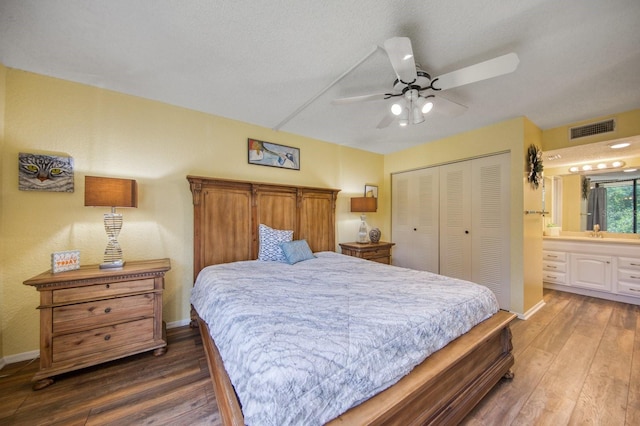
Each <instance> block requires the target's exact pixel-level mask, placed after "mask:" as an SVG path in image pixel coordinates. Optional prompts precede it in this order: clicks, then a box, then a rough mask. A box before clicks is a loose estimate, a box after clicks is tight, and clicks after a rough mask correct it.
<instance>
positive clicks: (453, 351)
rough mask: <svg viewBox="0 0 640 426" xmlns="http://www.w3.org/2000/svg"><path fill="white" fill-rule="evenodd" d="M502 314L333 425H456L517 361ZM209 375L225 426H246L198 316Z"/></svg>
mask: <svg viewBox="0 0 640 426" xmlns="http://www.w3.org/2000/svg"><path fill="white" fill-rule="evenodd" d="M514 318H515V315H514V314H510V313H508V312H505V311H500V312H498V313H497V314H495V315H494V316H492V317H491V318H489V319H487V320H486V321H484V322H482V323H480V324H478V325H477V326H476V327H474V328H473V329H471V330H470V331H469V332H468V333H466V334H464V335H462V336H460V337H459V338H457V339H456V340H454V341H453V342H451V343H449V344H448V345H447V346H445V347H444V348H442V349H440V350H439V351H437V352H436V353H434V354H432V355H431V356H430V357H429V358H427V359H426V360H425V361H424V362H422V363H421V364H420V365H418V366H417V367H416V368H414V369H413V371H411V373H409V374H408V375H407V376H405V377H404V378H402V379H401V380H400V381H399V382H398V383H396V384H395V385H393V386H392V387H390V388H388V389H386V390H385V391H383V392H381V393H379V394H378V395H376V396H374V397H372V398H370V399H369V400H367V401H365V402H363V403H362V404H360V405H358V406H356V407H353V408H351V409H350V410H349V411H347V412H346V413H344V414H342V415H341V416H339V417H338V418H336V419H334V420H332V421H331V422H329V423H328V424H329V425H332V426H336V425H355V424H357V425H403V426H404V425H412V424H415V425H422V424H456V423H458V422H460V421H461V420H462V419H464V417H465V416H466V415H467V414H468V413H469V412H470V411H471V410H472V409H473V407H475V405H476V404H477V403H478V402H479V401H480V400H481V399H482V398H483V397H484V396H485V395H486V394H487V392H489V390H490V389H491V388H492V387H493V386H494V385H495V384H496V383H497V382H498V381H499V380H500V379H501V378H502V377H503V376H505V375H508V374H509V373H510V368H511V366H512V365H513V363H514V359H513V355H512V354H511V350H512V345H511V330H510V328H509V323H510V322H511V321H512V320H513V319H514ZM198 324H199V326H200V334H201V336H202V341H203V344H204V347H205V351H206V354H207V360H208V364H209V372H210V374H211V378H212V380H213V386H214V391H215V394H216V399H217V402H218V408H219V410H220V416H221V418H222V422H223V424H224V425H225V426H228V425H234V426H240V425H243V424H244V419H243V416H242V410H241V408H240V404H239V402H238V399H237V396H236V394H235V391H234V390H233V386H232V385H231V381H230V380H229V376H228V375H227V372H226V370H225V369H224V365H223V363H222V359H221V358H220V353H219V352H218V349H217V347H216V345H215V342H213V340H212V339H211V337H210V335H209V329H208V327H207V325H206V324H205V323H204V322H203V321H202V320H201V319H200V318H198Z"/></svg>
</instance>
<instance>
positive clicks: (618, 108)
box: [0, 0, 640, 153]
mask: <svg viewBox="0 0 640 426" xmlns="http://www.w3.org/2000/svg"><path fill="white" fill-rule="evenodd" d="M394 36H407V37H409V38H411V40H412V43H413V49H414V54H415V58H416V62H418V63H420V64H421V65H422V67H423V68H424V69H425V70H426V71H428V72H429V73H430V74H431V75H432V76H437V75H440V74H443V73H445V72H449V71H452V70H456V69H459V68H462V67H465V66H468V65H472V64H475V63H478V62H481V61H484V60H487V59H491V58H493V57H496V56H499V55H502V54H505V53H508V52H515V53H517V54H518V56H519V58H520V65H519V67H518V69H517V70H516V71H515V72H514V73H512V74H507V75H504V76H501V77H496V78H494V79H491V80H486V81H482V82H477V83H473V84H470V85H467V86H463V87H459V88H455V89H450V90H448V91H446V92H445V93H444V94H445V95H446V96H447V97H448V98H449V99H451V100H454V101H456V102H459V103H462V104H464V105H466V106H467V107H468V110H467V111H466V112H465V113H464V114H463V115H461V116H459V117H446V116H443V115H438V114H437V113H436V112H435V111H434V112H433V114H432V115H430V116H429V117H428V118H427V119H426V121H425V122H424V123H422V124H419V125H414V126H409V127H407V128H399V127H398V126H397V125H395V124H394V125H391V126H389V127H388V128H386V129H383V130H378V129H376V125H377V124H378V122H379V121H380V120H381V119H382V117H383V116H384V115H385V113H386V112H385V111H386V108H387V105H386V104H385V101H378V102H367V103H362V104H357V105H341V106H336V105H332V104H331V100H332V99H334V98H338V97H345V96H354V95H361V94H367V93H372V92H373V93H379V92H384V91H386V90H389V89H391V86H392V83H393V80H394V79H395V74H394V72H393V69H392V68H391V65H390V63H389V60H388V58H387V57H386V55H385V54H384V52H383V51H382V50H381V49H378V51H376V52H375V53H374V54H373V55H372V56H371V57H369V58H368V59H367V60H366V61H365V62H364V63H362V65H360V66H359V67H357V68H356V69H355V70H354V71H353V72H352V73H350V74H349V75H348V76H346V77H345V78H344V79H342V80H341V81H339V82H338V83H337V84H336V85H335V86H334V87H333V88H331V89H330V90H328V91H327V92H325V93H324V94H322V95H321V96H320V97H318V98H317V99H316V100H315V101H313V102H312V103H311V104H310V105H309V106H308V107H307V108H305V109H304V110H303V111H302V112H300V113H299V114H297V115H295V116H294V117H293V118H292V119H291V120H290V121H288V122H287V123H286V124H284V125H283V126H282V128H281V129H280V131H282V132H290V133H294V134H298V135H304V136H308V137H312V138H316V139H320V140H323V141H328V142H333V143H337V144H342V145H347V146H351V147H355V148H359V149H363V150H367V151H372V152H378V153H390V152H394V151H398V150H401V149H405V148H408V147H410V146H413V145H418V144H422V143H425V142H429V141H433V140H436V139H440V138H443V137H446V136H449V135H452V134H456V133H460V132H463V131H468V130H472V129H475V128H479V127H482V126H486V125H489V124H491V123H496V122H500V121H502V120H505V119H509V118H513V117H518V116H523V115H524V116H526V117H528V118H529V119H530V120H532V121H533V122H534V123H535V124H536V125H537V126H539V127H540V128H542V129H547V128H553V127H557V126H560V125H565V124H568V123H572V122H575V121H580V120H585V119H591V118H594V117H598V116H602V115H608V114H614V113H618V112H623V111H628V110H632V109H636V108H640V1H638V0H563V1H556V0H527V1H505V0H482V1H469V0H440V1H425V0H390V1H382V0H348V1H344V0H326V1H317V0H295V1H294V0H270V1H259V0H217V1H215V0H190V1H175V0H136V1H130V0H109V1H107V0H103V1H98V0H56V1H44V0H0V62H1V63H3V64H4V65H6V66H8V67H12V68H16V69H22V70H27V71H31V72H35V73H39V74H44V75H49V76H53V77H59V78H62V79H66V80H71V81H76V82H80V83H84V84H89V85H93V86H97V87H102V88H105V89H110V90H115V91H118V92H123V93H128V94H132V95H136V96H141V97H144V98H148V99H153V100H158V101H162V102H166V103H169V104H173V105H178V106H183V107H186V108H191V109H194V110H198V111H203V112H207V113H211V114H215V115H218V116H223V117H228V118H231V119H236V120H240V121H243V122H248V123H253V124H257V125H260V126H264V127H267V128H274V127H276V126H277V125H278V124H279V123H281V122H282V121H283V120H285V119H286V118H287V117H288V116H289V115H290V114H292V113H293V112H294V111H295V110H296V109H297V108H299V107H300V106H301V105H303V104H305V102H307V101H308V100H309V99H312V98H313V97H314V96H315V95H316V94H318V93H320V92H321V91H322V90H323V89H324V88H325V87H327V86H328V85H329V84H330V83H331V82H333V81H334V80H335V79H337V78H338V76H340V75H341V74H343V73H344V72H345V71H347V70H348V69H349V68H350V67H351V66H353V65H354V64H355V63H357V62H358V61H359V60H361V59H362V58H363V57H365V55H367V54H368V53H369V52H371V50H372V49H373V48H374V47H375V46H376V45H382V44H383V42H384V40H386V39H387V38H390V37H394ZM387 102H388V101H387ZM247 136H248V137H250V136H252V135H247ZM273 139H274V140H272V142H278V140H277V137H274V138H273Z"/></svg>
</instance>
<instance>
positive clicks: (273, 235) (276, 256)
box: [258, 224, 293, 262]
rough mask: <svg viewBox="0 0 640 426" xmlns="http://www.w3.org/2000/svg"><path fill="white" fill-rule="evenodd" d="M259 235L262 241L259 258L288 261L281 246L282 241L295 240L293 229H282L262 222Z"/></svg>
mask: <svg viewBox="0 0 640 426" xmlns="http://www.w3.org/2000/svg"><path fill="white" fill-rule="evenodd" d="M258 236H259V242H260V248H259V250H258V260H267V261H275V262H286V261H287V259H286V258H285V257H284V253H283V252H282V249H281V248H280V243H286V242H289V241H291V240H293V231H281V230H278V229H273V228H269V227H268V226H267V225H263V224H260V226H259V227H258Z"/></svg>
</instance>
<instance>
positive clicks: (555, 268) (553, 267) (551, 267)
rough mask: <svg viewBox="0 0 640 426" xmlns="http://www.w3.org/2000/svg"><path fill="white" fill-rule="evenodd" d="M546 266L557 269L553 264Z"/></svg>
mask: <svg viewBox="0 0 640 426" xmlns="http://www.w3.org/2000/svg"><path fill="white" fill-rule="evenodd" d="M547 268H553V269H557V268H558V267H557V266H553V265H547Z"/></svg>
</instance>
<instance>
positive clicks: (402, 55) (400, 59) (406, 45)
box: [384, 37, 418, 84]
mask: <svg viewBox="0 0 640 426" xmlns="http://www.w3.org/2000/svg"><path fill="white" fill-rule="evenodd" d="M384 50H386V51H387V55H388V56H389V60H390V61H391V66H392V67H393V69H394V71H395V72H396V75H397V76H398V80H400V81H402V82H403V83H406V84H410V83H412V82H414V81H415V80H416V79H417V78H418V74H417V72H416V62H415V59H414V58H413V49H412V48H411V40H409V38H408V37H394V38H390V39H388V40H387V41H385V42H384Z"/></svg>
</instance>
